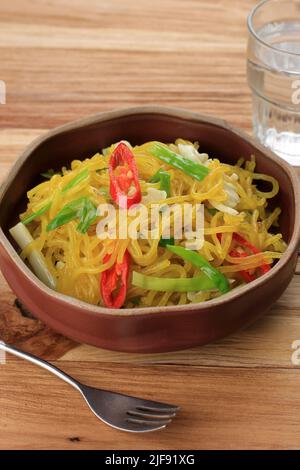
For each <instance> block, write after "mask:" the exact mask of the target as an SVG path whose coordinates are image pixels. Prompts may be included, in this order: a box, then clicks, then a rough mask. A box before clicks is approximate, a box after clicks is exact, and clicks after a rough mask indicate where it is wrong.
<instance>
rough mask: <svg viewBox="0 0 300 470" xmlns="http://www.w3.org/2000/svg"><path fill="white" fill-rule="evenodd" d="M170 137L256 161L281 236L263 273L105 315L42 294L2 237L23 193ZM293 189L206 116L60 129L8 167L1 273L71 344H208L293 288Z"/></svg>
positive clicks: (275, 165)
mask: <svg viewBox="0 0 300 470" xmlns="http://www.w3.org/2000/svg"><path fill="white" fill-rule="evenodd" d="M177 137H182V138H184V139H188V140H192V141H195V140H199V141H200V143H201V150H202V151H207V152H208V153H209V154H210V155H211V156H218V157H220V158H221V160H222V161H225V162H228V163H234V162H236V160H237V159H238V158H239V157H241V156H243V157H244V158H246V159H249V158H250V156H251V155H252V154H255V156H256V160H257V170H258V171H259V172H263V173H267V174H269V175H272V176H274V177H275V178H277V180H278V181H279V184H280V194H279V196H278V204H279V205H280V206H281V208H282V209H283V211H282V215H281V219H280V230H281V232H282V233H283V235H284V238H285V240H286V241H287V242H288V248H287V250H286V252H285V253H284V255H283V256H282V258H281V259H280V261H279V262H278V263H277V264H276V265H275V266H274V267H273V268H272V269H271V270H270V272H269V273H268V274H266V275H264V276H262V277H261V278H259V279H257V280H255V281H253V282H252V283H250V284H248V285H246V286H244V287H241V288H238V289H236V290H233V291H232V292H230V293H229V294H226V295H225V296H223V297H220V298H218V299H215V300H210V301H208V302H205V303H201V304H191V305H178V306H175V307H149V308H138V309H122V310H110V309H106V308H101V307H96V306H93V305H89V304H87V303H85V302H81V301H78V300H76V299H74V298H70V297H68V296H65V295H63V294H59V293H57V292H55V291H52V290H50V289H49V288H47V287H46V286H45V285H44V284H42V282H40V281H39V280H38V279H37V278H36V277H35V275H34V274H33V273H32V272H31V271H30V269H28V267H27V266H26V265H25V264H24V262H23V261H22V260H21V258H20V257H19V255H18V253H17V252H16V250H15V248H14V246H13V244H12V243H11V241H10V239H9V236H8V229H9V228H10V227H11V226H12V225H13V224H14V223H16V221H17V220H18V214H19V213H20V212H21V211H22V210H23V209H24V206H25V203H26V192H27V191H28V189H29V188H32V187H33V186H34V185H35V184H37V182H38V181H39V175H40V173H41V172H42V171H45V170H46V169H48V168H59V167H61V166H63V165H68V164H69V163H70V162H71V160H74V159H83V158H86V157H90V156H92V155H93V154H94V153H96V152H97V151H98V150H99V149H101V148H103V147H107V146H108V145H110V144H111V143H113V142H116V141H119V140H121V139H126V140H129V141H130V142H131V143H133V144H142V143H143V142H146V141H149V140H160V141H165V142H171V141H174V140H175V139H176V138H177ZM298 187H299V181H298V177H297V175H296V174H295V173H294V170H293V169H292V167H290V166H289V165H288V164H287V163H285V162H284V161H283V160H281V159H280V158H278V157H277V156H275V155H274V154H273V153H271V152H270V151H268V150H267V149H265V148H264V147H262V146H261V145H259V144H258V143H257V142H256V141H254V140H252V139H251V138H250V137H249V136H248V135H246V134H244V133H242V132H240V131H238V130H236V129H234V128H232V127H231V126H229V125H228V124H227V123H226V122H224V121H221V120H219V119H214V118H211V117H208V116H202V115H199V114H195V113H191V112H188V111H183V110H179V109H170V108H163V107H158V106H155V107H140V108H133V109H125V110H121V111H113V112H109V113H104V114H98V115H96V116H91V117H88V118H86V119H81V120H79V121H76V122H73V123H70V124H67V125H64V126H62V127H59V128H57V129H54V130H53V131H51V132H49V133H47V134H44V135H42V136H41V137H40V138H38V139H37V140H35V141H34V142H33V143H32V144H31V145H30V146H29V147H28V148H27V149H26V150H25V151H24V153H23V154H22V155H21V157H20V158H19V159H18V160H17V161H16V162H15V164H14V165H13V167H12V169H11V170H10V173H9V175H8V178H7V179H6V181H5V182H4V184H3V186H2V188H1V191H0V227H1V229H0V267H1V269H2V272H3V275H4V276H5V278H6V280H7V282H8V284H9V285H10V287H11V288H12V289H13V291H14V292H15V293H16V295H17V297H18V298H19V299H20V300H21V302H22V303H23V304H24V305H25V306H26V308H28V309H29V310H30V311H31V312H32V313H33V314H34V315H36V316H37V317H38V318H40V319H41V320H43V321H44V322H45V323H47V324H48V325H49V326H50V327H52V328H53V329H55V330H57V331H59V332H60V333H62V334H64V335H66V336H69V337H70V338H73V339H74V340H76V341H79V342H84V343H88V344H92V345H95V346H99V347H102V348H107V349H112V350H117V351H129V352H143V353H145V352H163V351H171V350H176V349H183V348H188V347H192V346H196V345H202V344H205V343H209V342H210V341H214V340H217V339H219V338H222V337H224V336H226V335H228V334H230V333H232V332H234V331H235V330H238V329H240V328H241V327H244V326H245V325H248V324H250V323H252V322H253V321H254V320H255V319H256V318H258V317H259V316H260V315H262V313H264V312H265V311H266V310H267V309H268V308H269V307H270V306H271V305H272V304H273V303H274V302H275V301H276V300H277V299H278V298H279V297H280V295H281V294H282V293H283V291H284V290H285V288H286V287H287V285H288V284H289V282H290V280H291V279H292V276H293V273H294V270H295V266H296V262H297V256H298V244H299V238H300V219H299V211H296V201H297V200H298V201H299V189H298Z"/></svg>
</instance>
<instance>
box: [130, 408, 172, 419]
mask: <svg viewBox="0 0 300 470" xmlns="http://www.w3.org/2000/svg"><path fill="white" fill-rule="evenodd" d="M127 414H128V415H130V416H137V417H141V418H150V419H170V418H175V416H176V413H163V412H155V411H153V412H152V411H151V412H149V411H148V412H145V411H140V410H139V409H138V408H137V409H136V410H129V411H127Z"/></svg>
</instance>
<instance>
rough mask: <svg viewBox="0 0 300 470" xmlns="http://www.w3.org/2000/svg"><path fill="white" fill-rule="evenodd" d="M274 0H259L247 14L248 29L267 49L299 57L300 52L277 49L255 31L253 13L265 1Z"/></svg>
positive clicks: (272, 0)
mask: <svg viewBox="0 0 300 470" xmlns="http://www.w3.org/2000/svg"><path fill="white" fill-rule="evenodd" d="M274 1H275V2H276V1H277V0H261V1H260V2H259V3H258V4H257V5H255V6H254V7H253V8H252V10H251V11H250V13H249V15H248V19H247V25H248V30H249V32H250V34H252V36H253V37H254V38H255V39H256V40H257V41H259V42H260V43H261V44H263V45H264V46H266V47H268V48H269V49H272V50H273V51H276V52H280V53H281V54H288V55H291V56H293V57H300V53H299V52H290V51H284V50H282V49H279V47H276V46H273V45H272V44H270V43H268V42H267V41H264V39H262V38H261V37H260V36H259V34H257V32H256V31H255V29H254V27H253V18H254V15H255V14H256V12H257V11H258V10H260V8H261V7H262V6H264V5H265V4H266V3H272V2H274Z"/></svg>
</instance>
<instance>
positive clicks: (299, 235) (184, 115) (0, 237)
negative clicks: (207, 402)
mask: <svg viewBox="0 0 300 470" xmlns="http://www.w3.org/2000/svg"><path fill="white" fill-rule="evenodd" d="M147 114H149V115H153V114H157V115H162V116H166V117H172V118H179V119H183V120H187V121H191V122H192V121H196V122H202V123H204V124H208V125H212V126H217V127H221V128H223V129H225V130H226V131H229V132H231V133H233V134H235V135H236V136H237V137H240V138H242V139H243V140H244V141H246V142H247V143H249V144H250V145H252V146H253V147H254V148H257V149H258V150H259V151H260V152H261V153H263V154H264V155H265V156H266V157H267V158H270V159H271V160H272V161H274V162H275V163H276V164H277V165H278V166H279V167H281V168H282V170H283V171H284V172H285V174H287V176H288V177H289V179H290V181H291V183H292V188H293V193H294V203H295V208H296V202H297V200H299V199H300V187H299V179H298V175H297V173H296V171H295V170H294V168H293V167H292V166H291V165H289V164H288V163H287V162H285V161H284V160H282V159H281V158H280V157H278V156H277V155H275V154H274V153H273V152H272V151H270V150H269V149H267V148H265V147H264V146H263V145H262V144H260V143H259V142H257V141H256V140H255V139H254V138H253V137H251V136H250V135H248V134H247V133H246V132H244V131H242V130H240V129H238V128H236V127H234V126H232V125H231V124H229V123H228V122H227V121H225V120H223V119H220V118H216V117H213V116H210V115H205V114H200V113H197V112H193V111H189V110H185V109H181V108H176V107H175V108H173V107H167V106H159V105H151V106H135V107H130V108H122V109H120V110H113V111H108V112H103V113H97V114H93V115H90V116H87V117H84V118H81V119H77V120H75V121H72V122H70V123H67V124H63V125H62V126H59V127H56V128H54V129H52V130H49V131H47V132H46V133H43V134H42V135H41V136H39V137H37V138H36V139H34V140H33V141H32V142H31V143H30V144H29V145H28V146H27V147H26V148H25V150H24V151H23V152H22V153H21V155H20V156H19V157H18V158H17V159H16V160H15V162H14V163H13V164H12V166H11V167H10V170H9V172H8V175H7V178H6V180H5V181H4V182H3V183H2V185H1V188H0V207H1V203H2V200H3V197H4V195H5V193H6V191H7V189H8V188H9V186H10V183H11V181H12V180H13V179H14V177H15V176H16V175H17V173H18V171H19V169H20V167H21V166H22V164H23V163H24V162H25V161H26V159H27V158H28V157H29V155H30V154H31V153H32V152H33V151H34V150H35V149H36V148H37V147H38V146H39V145H40V144H42V143H43V142H45V141H46V140H48V139H49V138H52V137H54V136H56V135H58V134H60V133H62V132H68V131H74V130H76V129H78V128H81V127H84V126H88V125H91V124H98V123H101V122H105V121H111V120H115V119H119V118H122V117H130V116H137V115H147ZM299 243H300V213H299V211H297V210H296V209H295V223H294V227H293V233H292V236H291V240H290V242H289V244H288V246H287V249H286V251H285V252H284V254H283V256H282V257H281V258H280V259H279V261H278V262H277V263H276V265H275V266H274V267H273V268H272V269H271V270H270V271H269V272H268V273H266V274H264V275H263V276H262V277H260V278H258V279H256V280H254V281H252V282H251V283H249V284H247V285H245V286H242V287H240V288H239V289H236V290H235V289H234V290H232V291H231V292H229V293H227V294H226V296H221V297H218V298H216V299H212V300H208V301H206V302H200V303H193V304H182V305H174V306H162V307H156V306H150V307H137V308H124V309H109V308H106V307H100V306H97V305H93V304H89V303H87V302H85V301H82V300H78V299H75V298H73V297H70V296H68V295H65V294H62V293H60V292H57V291H54V290H52V289H50V288H49V287H47V286H46V285H45V284H44V283H43V282H42V281H40V280H39V279H38V278H37V277H36V276H35V274H34V273H33V272H32V271H31V270H30V269H29V268H28V267H27V266H26V264H25V263H24V262H23V260H22V259H21V258H20V256H19V254H18V253H17V252H16V250H15V249H14V247H13V246H12V244H11V243H10V241H9V240H8V238H7V237H6V235H5V234H4V232H3V230H2V227H0V244H2V245H3V247H4V248H5V249H6V251H7V252H8V254H9V255H10V257H11V258H12V260H13V262H14V263H15V264H16V266H17V268H18V269H19V271H21V273H22V274H23V275H24V276H25V277H26V278H27V279H28V281H29V282H31V283H32V284H34V286H35V287H36V288H38V289H39V290H41V291H42V292H43V293H44V294H45V295H46V296H50V297H51V298H52V299H53V300H54V301H60V303H61V304H62V306H63V305H64V304H65V305H72V306H74V307H76V308H77V309H80V310H82V311H85V312H86V313H89V314H92V315H97V316H99V315H105V316H120V317H128V316H143V315H147V316H149V315H150V314H152V315H154V314H158V313H159V314H161V313H163V312H166V313H168V314H172V315H175V316H176V315H179V314H180V313H181V312H183V311H185V312H186V311H187V310H188V311H189V312H197V313H199V314H200V313H201V311H206V310H207V309H210V308H213V307H216V306H220V305H223V304H227V303H229V302H231V301H233V300H236V299H238V298H239V297H241V296H243V295H244V294H246V293H247V292H250V290H252V289H255V288H258V287H260V286H262V285H264V284H266V283H268V282H269V281H271V279H272V278H273V277H274V276H276V275H277V273H278V272H279V271H281V270H282V269H283V268H284V266H285V265H286V264H287V263H288V262H289V260H290V259H291V258H292V257H293V256H294V253H295V250H297V251H298V247H299Z"/></svg>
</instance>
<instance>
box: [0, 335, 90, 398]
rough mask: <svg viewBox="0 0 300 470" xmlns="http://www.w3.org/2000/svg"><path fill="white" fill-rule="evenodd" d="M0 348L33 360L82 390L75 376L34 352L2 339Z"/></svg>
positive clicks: (30, 360)
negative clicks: (16, 346)
mask: <svg viewBox="0 0 300 470" xmlns="http://www.w3.org/2000/svg"><path fill="white" fill-rule="evenodd" d="M0 349H1V350H2V351H5V352H8V353H11V354H13V355H14V356H17V357H20V358H22V359H26V360H27V361H29V362H32V363H33V364H36V365H37V366H40V367H42V368H43V369H46V370H48V371H49V372H52V374H54V375H56V376H57V377H59V378H60V379H62V380H64V381H65V382H67V383H68V384H70V385H72V386H73V387H74V388H76V389H77V390H79V391H81V387H80V385H81V384H80V383H79V382H77V381H76V380H75V379H73V377H70V376H69V375H68V374H66V373H65V372H63V371H62V370H60V369H58V367H55V366H53V365H52V364H50V363H49V362H47V361H44V359H40V358H39V357H36V356H33V354H30V353H27V352H24V351H21V350H20V349H18V348H15V347H14V346H9V345H8V344H5V343H4V342H2V341H0Z"/></svg>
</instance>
